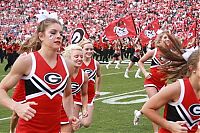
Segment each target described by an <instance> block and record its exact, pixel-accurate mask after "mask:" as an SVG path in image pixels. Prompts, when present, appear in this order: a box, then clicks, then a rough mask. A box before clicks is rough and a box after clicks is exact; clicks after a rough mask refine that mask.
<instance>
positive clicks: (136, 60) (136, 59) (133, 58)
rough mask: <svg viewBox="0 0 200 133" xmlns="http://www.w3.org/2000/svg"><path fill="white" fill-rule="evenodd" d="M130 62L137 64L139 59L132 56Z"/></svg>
mask: <svg viewBox="0 0 200 133" xmlns="http://www.w3.org/2000/svg"><path fill="white" fill-rule="evenodd" d="M130 60H131V61H132V62H138V61H139V60H140V59H139V58H137V57H135V56H132V57H131V58H130Z"/></svg>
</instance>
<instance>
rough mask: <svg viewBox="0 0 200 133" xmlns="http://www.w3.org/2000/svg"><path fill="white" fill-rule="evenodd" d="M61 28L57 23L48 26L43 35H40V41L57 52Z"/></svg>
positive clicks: (60, 38)
mask: <svg viewBox="0 0 200 133" xmlns="http://www.w3.org/2000/svg"><path fill="white" fill-rule="evenodd" d="M62 38H63V36H62V27H61V25H60V24H58V23H53V24H51V25H49V26H48V27H47V28H46V30H45V32H44V34H43V33H41V34H40V40H41V41H42V44H44V45H45V46H46V47H49V48H53V49H56V50H58V49H59V48H60V47H61V45H62Z"/></svg>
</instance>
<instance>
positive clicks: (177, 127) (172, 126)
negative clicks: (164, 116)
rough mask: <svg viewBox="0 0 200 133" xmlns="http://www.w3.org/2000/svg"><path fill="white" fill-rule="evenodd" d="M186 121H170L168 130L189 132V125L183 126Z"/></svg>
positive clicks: (180, 132)
mask: <svg viewBox="0 0 200 133" xmlns="http://www.w3.org/2000/svg"><path fill="white" fill-rule="evenodd" d="M186 123H187V122H186V121H176V122H169V129H168V130H170V131H171V132H172V133H187V132H188V129H187V127H185V126H183V125H185V124H186Z"/></svg>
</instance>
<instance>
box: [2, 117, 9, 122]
mask: <svg viewBox="0 0 200 133" xmlns="http://www.w3.org/2000/svg"><path fill="white" fill-rule="evenodd" d="M10 118H11V117H6V118H1V119H0V121H3V120H8V119H10Z"/></svg>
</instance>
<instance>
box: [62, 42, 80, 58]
mask: <svg viewBox="0 0 200 133" xmlns="http://www.w3.org/2000/svg"><path fill="white" fill-rule="evenodd" d="M72 50H80V51H82V47H81V46H79V45H78V44H71V45H69V46H67V47H66V48H65V50H64V51H63V53H62V55H63V57H65V58H71V53H72Z"/></svg>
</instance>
